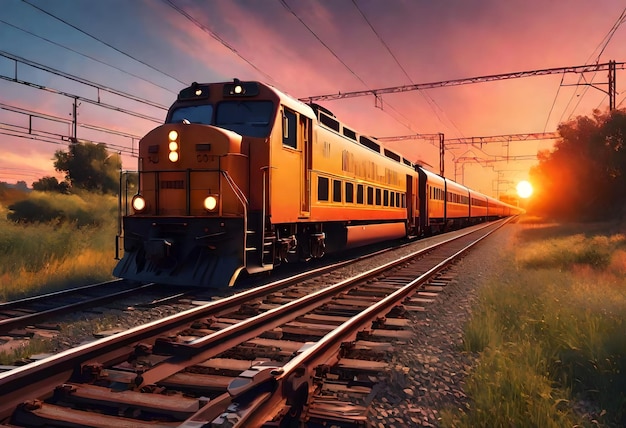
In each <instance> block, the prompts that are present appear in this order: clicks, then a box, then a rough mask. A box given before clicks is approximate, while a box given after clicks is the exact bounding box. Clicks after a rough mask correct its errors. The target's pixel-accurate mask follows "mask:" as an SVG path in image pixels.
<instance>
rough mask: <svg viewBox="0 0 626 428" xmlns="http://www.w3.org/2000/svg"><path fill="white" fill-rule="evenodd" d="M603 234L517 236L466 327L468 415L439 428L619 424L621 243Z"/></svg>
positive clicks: (565, 231)
mask: <svg viewBox="0 0 626 428" xmlns="http://www.w3.org/2000/svg"><path fill="white" fill-rule="evenodd" d="M602 228H604V230H605V232H601V231H602ZM581 229H582V232H581ZM607 230H608V231H607ZM613 230H614V228H612V227H609V228H607V226H606V225H604V226H598V225H587V226H581V225H575V227H571V225H570V226H559V225H549V226H546V227H540V226H534V227H531V226H526V228H525V229H524V230H523V231H522V232H521V233H520V234H519V236H518V243H517V245H516V249H515V251H514V252H512V253H510V254H509V255H508V256H507V257H506V258H505V262H504V264H503V265H502V266H501V269H500V271H499V272H498V274H497V275H494V276H493V277H492V278H491V279H489V280H488V281H487V282H486V283H485V284H484V286H483V287H481V289H480V291H479V304H478V307H476V308H474V310H473V316H472V318H471V319H470V321H469V323H468V325H467V327H466V331H465V343H464V346H465V349H464V350H465V351H467V352H471V353H474V354H475V355H477V356H478V358H477V364H476V366H475V367H474V369H473V371H472V373H471V375H470V376H469V378H468V379H467V384H466V392H467V394H468V396H469V397H470V399H471V402H470V405H469V408H468V409H465V411H455V410H446V411H445V412H443V414H442V415H443V417H442V426H454V427H479V426H480V427H487V426H489V427H527V426H531V427H573V426H581V427H583V426H598V425H599V426H609V427H613V426H615V427H617V426H624V422H625V421H626V328H625V327H626V325H625V321H624V314H626V279H625V275H624V274H625V273H626V238H625V237H624V235H621V234H619V233H614V231H613ZM574 231H576V232H574Z"/></svg>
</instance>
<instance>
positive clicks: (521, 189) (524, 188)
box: [517, 181, 533, 199]
mask: <svg viewBox="0 0 626 428" xmlns="http://www.w3.org/2000/svg"><path fill="white" fill-rule="evenodd" d="M517 194H518V195H519V197H520V198H523V199H526V198H529V197H530V195H532V194H533V186H532V184H530V183H529V182H528V181H520V182H519V183H518V184H517Z"/></svg>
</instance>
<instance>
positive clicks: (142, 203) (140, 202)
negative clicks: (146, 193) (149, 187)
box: [132, 195, 146, 212]
mask: <svg viewBox="0 0 626 428" xmlns="http://www.w3.org/2000/svg"><path fill="white" fill-rule="evenodd" d="M132 206H133V209H134V210H135V211H136V212H141V211H143V210H144V209H146V200H145V199H144V197H143V196H141V195H135V196H133V202H132Z"/></svg>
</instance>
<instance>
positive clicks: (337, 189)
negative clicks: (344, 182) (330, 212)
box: [333, 180, 341, 202]
mask: <svg viewBox="0 0 626 428" xmlns="http://www.w3.org/2000/svg"><path fill="white" fill-rule="evenodd" d="M333 202H341V180H333Z"/></svg>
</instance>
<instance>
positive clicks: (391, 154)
mask: <svg viewBox="0 0 626 428" xmlns="http://www.w3.org/2000/svg"><path fill="white" fill-rule="evenodd" d="M385 156H387V157H388V158H389V159H393V160H395V161H396V162H400V155H399V154H397V153H394V152H392V151H391V150H389V149H385Z"/></svg>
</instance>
